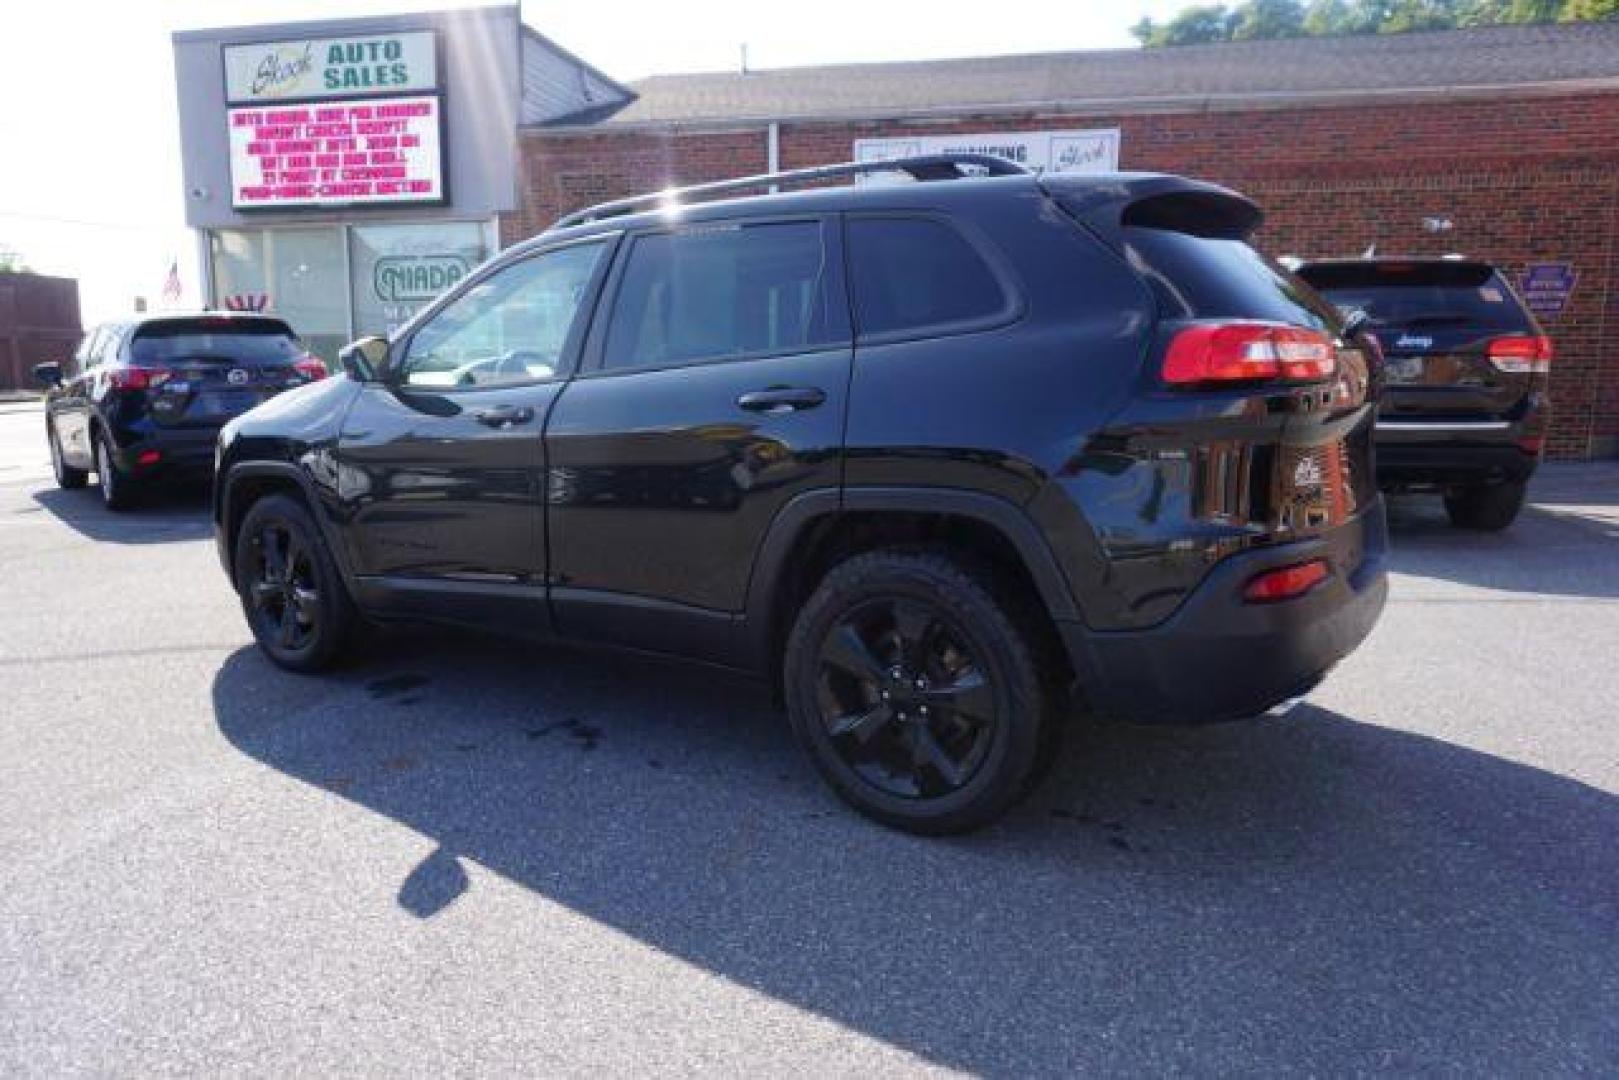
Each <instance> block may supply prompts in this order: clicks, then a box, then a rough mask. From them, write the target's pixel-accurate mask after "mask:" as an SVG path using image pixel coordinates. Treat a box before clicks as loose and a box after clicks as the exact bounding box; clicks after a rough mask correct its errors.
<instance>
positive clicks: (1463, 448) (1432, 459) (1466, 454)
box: [1376, 397, 1550, 491]
mask: <svg viewBox="0 0 1619 1080" xmlns="http://www.w3.org/2000/svg"><path fill="white" fill-rule="evenodd" d="M1549 414H1550V410H1549V408H1548V407H1547V406H1546V404H1545V400H1544V398H1540V397H1536V398H1531V401H1530V405H1529V407H1528V408H1526V409H1525V410H1524V412H1523V413H1522V415H1520V416H1518V417H1517V418H1515V419H1510V420H1498V419H1477V420H1416V419H1407V418H1405V417H1380V418H1379V419H1378V423H1377V440H1376V443H1377V483H1378V486H1379V487H1381V488H1383V489H1384V490H1386V491H1400V490H1407V489H1413V488H1415V489H1421V488H1429V487H1450V486H1455V485H1470V484H1501V483H1523V482H1524V481H1527V480H1528V479H1529V477H1530V476H1532V475H1533V474H1534V471H1535V467H1536V466H1537V465H1539V464H1540V451H1539V443H1540V440H1541V438H1542V437H1543V436H1544V435H1545V431H1546V425H1547V421H1548V419H1549ZM1526 446H1527V447H1528V448H1527V449H1526Z"/></svg>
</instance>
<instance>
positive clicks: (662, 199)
mask: <svg viewBox="0 0 1619 1080" xmlns="http://www.w3.org/2000/svg"><path fill="white" fill-rule="evenodd" d="M1028 171H1029V170H1027V169H1025V168H1024V167H1023V166H1021V165H1018V164H1017V163H1015V162H1011V161H1007V160H1006V159H1005V158H999V157H994V156H993V155H990V154H925V155H922V156H920V157H906V158H895V159H894V160H892V161H846V162H844V163H842V164H839V165H816V166H814V167H813V168H808V169H789V170H788V171H786V172H773V173H761V174H760V175H758V176H740V177H737V178H736V179H734V180H716V181H713V182H712V183H707V184H692V185H691V186H689V187H682V188H669V189H667V190H664V191H653V192H649V193H647V194H645V195H636V196H634V197H633V198H629V199H615V200H613V201H612V202H604V203H597V204H596V205H595V206H587V207H585V209H583V210H575V211H574V212H573V213H571V214H565V215H563V216H562V217H560V218H558V219H557V221H556V224H554V225H552V226H551V227H552V228H553V229H566V228H569V227H570V226H573V225H584V224H586V223H587V222H591V221H600V220H602V219H603V218H610V217H618V216H620V215H622V214H633V213H636V212H637V211H640V210H652V209H655V208H657V207H661V206H670V205H680V204H683V203H685V202H688V201H690V200H691V199H693V198H704V197H707V196H711V195H722V194H726V193H729V192H732V191H745V190H747V189H748V188H758V187H772V186H776V185H780V184H807V183H812V182H814V181H816V180H830V179H833V178H835V177H839V176H861V175H864V174H866V173H877V172H903V173H909V174H910V175H911V178H912V179H914V180H959V179H961V178H963V177H967V176H976V175H985V176H1020V175H1026V174H1027V173H1028Z"/></svg>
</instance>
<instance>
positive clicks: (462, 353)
mask: <svg viewBox="0 0 1619 1080" xmlns="http://www.w3.org/2000/svg"><path fill="white" fill-rule="evenodd" d="M605 248H606V245H605V244H603V243H600V242H597V243H590V244H579V245H577V246H575V247H568V248H561V249H559V250H556V251H548V252H545V253H544V254H541V255H536V256H534V257H533V258H530V259H524V260H523V261H522V262H519V263H513V264H512V265H511V266H508V267H506V268H505V269H503V270H500V271H498V272H496V273H495V274H492V275H491V276H489V277H487V278H484V279H483V280H482V281H480V282H478V283H477V284H476V285H474V286H472V287H471V288H470V289H468V290H467V291H466V292H464V293H462V294H461V295H460V296H458V297H456V299H455V300H453V301H451V302H450V303H449V304H448V305H447V306H446V307H444V308H443V309H441V310H440V311H439V312H438V313H437V314H435V315H434V316H433V317H432V318H430V319H428V320H427V322H425V323H423V324H422V325H421V327H420V328H419V329H418V330H417V331H416V333H415V334H413V335H412V336H411V339H410V344H409V346H408V348H407V351H406V353H405V356H404V358H403V359H402V361H401V363H400V368H399V371H400V378H401V380H402V381H403V382H404V383H405V384H406V385H407V386H436V387H467V386H503V385H509V384H512V383H521V382H532V381H533V380H536V379H549V378H551V377H553V376H554V375H556V373H557V369H558V367H559V366H560V364H561V362H562V351H563V349H564V348H565V347H566V346H567V342H568V335H569V332H570V331H571V330H572V329H573V324H574V322H575V320H576V319H577V317H578V315H579V308H580V305H581V303H582V302H583V300H584V298H585V291H586V289H588V288H589V286H590V281H591V277H592V275H593V274H594V273H595V271H596V264H597V263H599V262H600V261H601V257H602V251H603V250H605Z"/></svg>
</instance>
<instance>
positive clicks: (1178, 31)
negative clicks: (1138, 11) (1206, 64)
mask: <svg viewBox="0 0 1619 1080" xmlns="http://www.w3.org/2000/svg"><path fill="white" fill-rule="evenodd" d="M1131 33H1133V34H1135V35H1136V37H1137V38H1138V39H1140V41H1141V43H1142V44H1143V45H1149V46H1157V45H1203V44H1207V43H1208V42H1211V41H1230V40H1231V12H1230V11H1228V10H1227V9H1226V6H1225V5H1224V4H1195V5H1193V6H1192V7H1189V8H1184V9H1182V10H1181V11H1180V12H1179V13H1178V14H1177V15H1176V16H1175V17H1174V18H1173V19H1170V20H1169V21H1168V22H1166V23H1164V24H1162V25H1159V24H1158V23H1155V22H1153V20H1151V19H1142V20H1141V22H1139V23H1137V24H1136V27H1135V29H1134V30H1132V31H1131Z"/></svg>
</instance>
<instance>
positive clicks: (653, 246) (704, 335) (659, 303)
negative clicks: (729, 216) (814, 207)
mask: <svg viewBox="0 0 1619 1080" xmlns="http://www.w3.org/2000/svg"><path fill="white" fill-rule="evenodd" d="M825 279H826V246H825V241H824V238H823V236H822V231H821V224H820V222H817V221H793V222H773V223H767V224H756V225H749V224H719V225H701V226H695V227H693V228H691V229H689V230H682V231H676V232H666V233H651V234H647V235H644V236H639V237H636V239H635V242H634V245H633V246H632V247H631V248H630V252H629V256H628V258H627V260H626V262H625V266H624V273H623V277H622V280H621V282H620V285H619V288H618V297H617V300H616V302H615V303H614V305H613V314H612V319H611V321H610V322H609V323H608V327H607V341H606V345H605V347H604V349H605V352H604V358H603V366H604V367H607V368H628V367H656V366H662V365H667V364H683V363H688V362H690V361H694V360H723V359H728V358H734V357H741V356H758V355H761V354H768V353H780V352H793V351H796V350H802V349H808V348H813V347H815V346H818V345H827V344H832V343H833V342H834V341H835V340H836V339H837V338H838V337H840V336H841V335H840V334H838V333H837V331H836V330H834V328H833V326H832V323H831V320H830V319H829V318H828V314H827V308H826V284H825Z"/></svg>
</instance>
